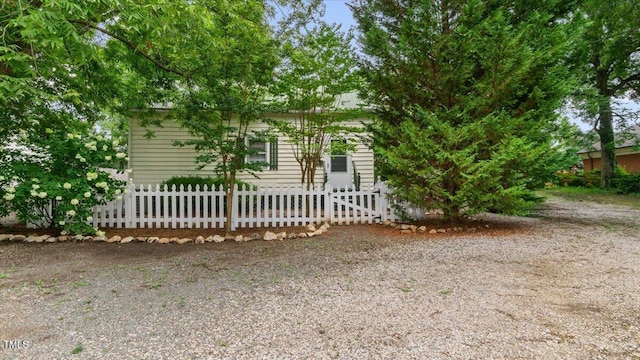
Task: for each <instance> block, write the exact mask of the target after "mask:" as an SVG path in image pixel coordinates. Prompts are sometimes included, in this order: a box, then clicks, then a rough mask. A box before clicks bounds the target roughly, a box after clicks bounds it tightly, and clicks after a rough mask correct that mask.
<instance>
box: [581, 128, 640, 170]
mask: <svg viewBox="0 0 640 360" xmlns="http://www.w3.org/2000/svg"><path fill="white" fill-rule="evenodd" d="M626 136H627V137H630V138H628V139H626V140H625V141H624V142H622V143H621V144H619V145H617V146H616V161H617V163H618V165H619V166H622V167H623V168H624V169H625V170H626V171H627V172H630V173H640V146H638V141H640V125H635V126H632V127H631V128H630V129H629V131H628V132H627V133H626ZM578 155H579V156H580V158H582V164H583V165H584V170H585V171H590V170H594V169H600V168H601V165H600V158H601V152H600V142H598V143H595V144H593V145H592V146H591V148H590V149H583V150H580V151H579V152H578Z"/></svg>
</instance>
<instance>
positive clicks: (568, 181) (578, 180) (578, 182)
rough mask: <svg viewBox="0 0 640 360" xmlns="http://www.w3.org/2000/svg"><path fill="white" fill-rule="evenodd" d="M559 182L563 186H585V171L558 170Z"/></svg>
mask: <svg viewBox="0 0 640 360" xmlns="http://www.w3.org/2000/svg"><path fill="white" fill-rule="evenodd" d="M556 177H557V180H556V181H557V183H558V185H562V186H585V184H586V182H585V178H584V173H583V172H582V171H580V170H572V171H570V170H561V171H558V172H556Z"/></svg>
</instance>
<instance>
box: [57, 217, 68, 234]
mask: <svg viewBox="0 0 640 360" xmlns="http://www.w3.org/2000/svg"><path fill="white" fill-rule="evenodd" d="M58 224H59V225H60V226H62V225H64V224H66V223H65V222H64V220H61V221H58ZM60 234H62V232H60ZM62 235H65V234H62Z"/></svg>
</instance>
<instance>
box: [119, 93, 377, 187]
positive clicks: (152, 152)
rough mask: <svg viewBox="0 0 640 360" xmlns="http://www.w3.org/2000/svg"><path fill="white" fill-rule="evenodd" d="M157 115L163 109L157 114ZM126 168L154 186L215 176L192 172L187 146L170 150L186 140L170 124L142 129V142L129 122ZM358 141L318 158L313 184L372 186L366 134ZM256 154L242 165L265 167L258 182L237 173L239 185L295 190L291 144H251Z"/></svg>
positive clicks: (281, 139) (192, 158) (137, 181)
mask: <svg viewBox="0 0 640 360" xmlns="http://www.w3.org/2000/svg"><path fill="white" fill-rule="evenodd" d="M346 101H351V102H352V103H347V104H344V102H343V105H344V106H345V107H349V106H355V102H356V99H355V97H353V99H351V98H348V99H347V100H346ZM157 111H158V112H163V111H165V112H166V111H167V109H158V110H157ZM266 117H271V118H279V119H283V118H285V119H286V118H290V119H291V120H292V121H293V116H292V115H290V114H267V116H266ZM362 121H366V119H361V120H355V121H352V122H348V123H347V125H351V126H361V122H362ZM129 126H130V127H129V168H130V169H132V174H131V177H132V179H133V181H134V183H135V184H145V185H146V184H152V185H153V184H159V183H161V182H163V181H164V180H167V179H169V178H171V177H173V176H215V174H214V172H213V170H212V169H213V167H212V166H207V167H205V168H204V169H202V170H196V163H195V157H196V152H195V151H194V149H193V148H192V147H188V146H185V147H177V146H173V142H174V141H175V140H187V139H189V138H190V135H189V134H188V132H187V130H186V129H183V128H180V126H179V124H178V123H177V122H175V121H164V122H163V125H162V127H156V126H151V127H149V129H148V130H151V131H154V132H155V137H153V138H150V139H146V138H145V137H144V135H145V134H146V133H147V128H144V127H142V126H140V125H139V124H138V121H136V120H135V119H131V120H130V124H129ZM267 128H268V125H267V124H265V123H263V122H256V123H255V124H252V125H251V130H255V131H260V130H265V129H267ZM352 136H353V137H354V138H356V139H359V141H358V144H357V147H356V151H354V152H352V153H350V154H346V155H335V156H329V155H326V156H325V157H324V160H323V163H322V165H321V166H319V167H318V171H317V173H316V178H315V184H316V185H323V184H325V182H326V183H327V184H329V186H331V187H332V188H343V187H347V188H359V187H360V186H372V185H373V184H374V181H375V179H374V174H373V150H371V149H370V148H369V147H368V146H367V144H365V143H364V142H363V141H362V137H367V135H366V134H363V133H359V134H353V135H352ZM252 146H255V148H257V149H258V150H259V152H258V153H257V154H255V155H252V156H251V159H247V160H248V161H252V160H253V161H261V162H266V163H268V164H269V166H266V167H265V168H264V170H263V171H262V172H259V173H258V174H257V175H258V177H259V178H255V177H254V176H252V175H250V174H248V173H239V174H238V178H239V179H240V180H243V181H246V182H249V183H251V184H254V185H299V184H300V178H301V172H300V166H299V164H298V162H297V161H296V159H295V157H294V153H293V148H292V145H291V144H290V143H289V142H287V138H286V137H284V136H283V135H281V136H278V137H277V141H275V142H272V143H253V144H252Z"/></svg>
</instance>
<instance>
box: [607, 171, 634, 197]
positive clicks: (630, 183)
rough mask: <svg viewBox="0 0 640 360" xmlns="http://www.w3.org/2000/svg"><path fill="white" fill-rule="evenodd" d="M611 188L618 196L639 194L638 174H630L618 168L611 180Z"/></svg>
mask: <svg viewBox="0 0 640 360" xmlns="http://www.w3.org/2000/svg"><path fill="white" fill-rule="evenodd" d="M611 187H613V188H614V189H616V192H617V193H618V194H631V193H640V174H630V173H628V172H627V171H626V170H625V169H624V168H622V167H620V166H618V167H617V168H616V170H615V171H614V177H613V179H611Z"/></svg>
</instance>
